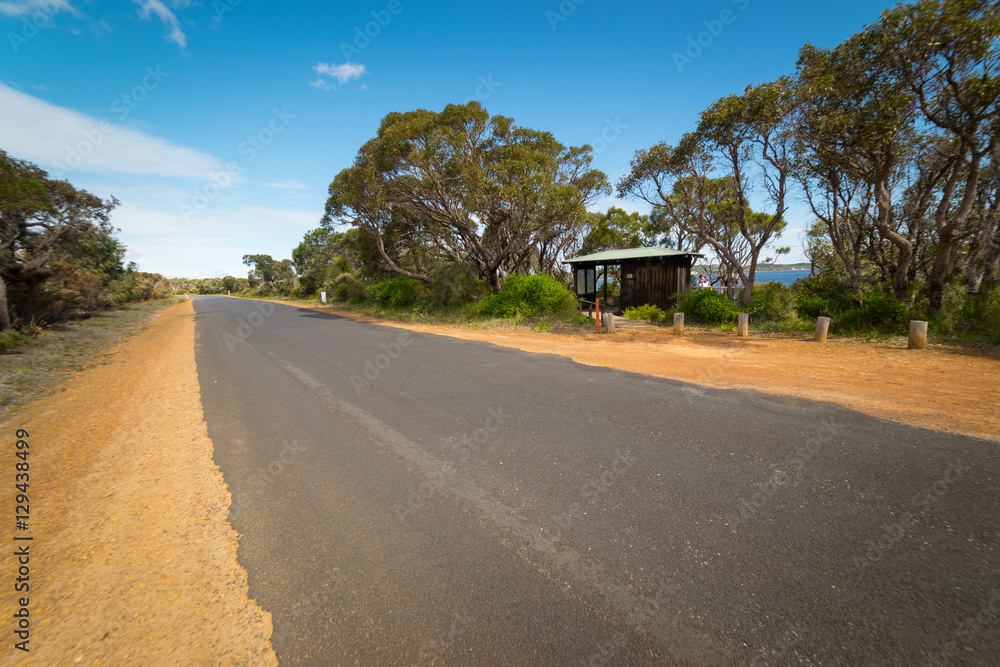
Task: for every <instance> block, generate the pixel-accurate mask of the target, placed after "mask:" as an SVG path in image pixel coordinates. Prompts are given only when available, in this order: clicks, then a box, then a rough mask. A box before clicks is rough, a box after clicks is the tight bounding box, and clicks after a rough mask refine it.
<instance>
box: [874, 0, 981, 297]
mask: <svg viewBox="0 0 1000 667" xmlns="http://www.w3.org/2000/svg"><path fill="white" fill-rule="evenodd" d="M869 32H870V33H871V34H873V36H874V37H875V38H876V39H877V40H878V46H879V53H880V55H881V57H883V58H885V59H886V60H887V61H888V63H889V64H890V66H891V67H892V69H893V73H894V74H895V75H896V77H897V78H898V79H899V81H900V82H901V83H902V84H903V85H905V87H906V90H907V91H908V92H909V93H910V94H911V95H912V96H913V97H914V99H915V102H916V107H917V109H918V110H919V122H920V123H921V124H922V125H925V126H927V127H928V128H929V130H930V132H932V133H933V134H935V135H937V136H939V137H940V138H941V141H939V142H938V143H937V144H936V147H937V148H938V149H939V150H940V151H941V159H942V162H943V163H944V166H945V168H944V170H943V174H942V181H941V187H940V191H939V192H938V195H937V196H938V201H937V206H936V208H935V210H934V226H935V231H936V236H937V239H936V246H937V250H936V253H935V256H934V264H933V267H932V269H931V271H930V276H929V279H930V304H929V305H930V311H931V313H935V312H937V311H939V310H940V309H941V307H942V304H943V299H944V290H945V286H946V285H947V283H948V282H949V280H951V279H952V277H953V274H954V266H953V264H954V255H955V250H956V246H957V245H958V244H959V243H960V242H961V241H962V239H963V238H965V237H967V236H968V235H969V233H970V231H971V230H969V229H968V225H969V223H970V214H971V213H972V212H973V210H974V208H975V205H976V201H977V197H978V188H979V183H980V179H981V177H982V174H983V169H984V167H985V166H986V165H987V163H988V161H989V156H990V153H991V151H992V150H993V148H994V146H995V145H996V142H997V140H998V139H997V137H998V135H1000V50H998V48H997V47H998V44H1000V4H998V3H996V2H992V1H986V0H921V1H920V2H916V3H913V4H911V5H903V4H901V5H898V6H896V7H895V8H893V9H891V10H888V11H886V12H885V13H883V15H882V20H881V21H880V22H879V24H878V25H876V26H873V27H872V28H870V29H869Z"/></svg>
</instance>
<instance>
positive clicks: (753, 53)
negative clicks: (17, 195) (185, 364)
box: [0, 0, 889, 277]
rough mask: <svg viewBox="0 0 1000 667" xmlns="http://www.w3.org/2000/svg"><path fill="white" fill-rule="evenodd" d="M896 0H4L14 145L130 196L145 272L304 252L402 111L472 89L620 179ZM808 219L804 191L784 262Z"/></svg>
mask: <svg viewBox="0 0 1000 667" xmlns="http://www.w3.org/2000/svg"><path fill="white" fill-rule="evenodd" d="M887 6H889V4H888V3H885V2H872V1H862V0H848V1H844V2H837V3H816V2H764V0H715V1H710V2H698V3H693V2H684V3H680V2H676V3H675V2H598V1H597V0H562V2H559V1H558V0H551V1H547V2H546V1H538V2H507V3H504V2H490V1H480V2H430V1H429V0H424V1H421V0H374V1H371V2H350V3H348V2H295V3H288V4H286V3H277V2H266V1H264V0H200V1H194V0H135V1H133V2H129V1H125V0H122V1H120V2H97V1H86V0H0V35H2V36H3V38H2V44H0V148H3V149H4V150H6V151H7V152H8V153H11V154H12V155H14V156H15V157H19V158H23V159H27V160H31V161H32V162H35V163H37V164H38V165H39V166H41V167H43V168H44V169H47V170H49V171H50V172H52V173H53V174H55V175H57V176H60V177H64V178H67V179H68V180H70V181H71V182H72V183H73V184H74V185H77V186H79V187H83V188H85V189H87V190H90V191H91V192H94V193H95V194H98V195H100V196H104V197H107V196H111V195H114V196H116V197H117V198H118V199H119V200H120V201H121V202H122V206H121V207H120V208H119V209H117V210H116V212H115V215H114V224H115V225H116V226H117V227H119V228H120V229H121V230H122V231H121V234H120V238H121V240H122V241H123V242H124V243H126V244H127V245H128V246H129V249H130V253H129V259H130V260H134V261H136V262H137V263H138V265H139V267H140V269H142V270H145V271H153V272H158V273H162V274H164V275H167V276H169V277H175V276H187V277H208V276H222V275H227V274H228V275H238V276H242V275H245V274H246V270H247V269H246V267H244V266H243V265H242V263H241V261H240V260H241V257H242V256H243V255H244V254H248V253H267V254H270V255H273V256H274V257H276V258H285V257H290V256H291V250H292V248H294V247H295V245H296V244H298V242H299V241H300V240H301V238H302V236H303V234H304V233H305V232H307V231H308V230H310V229H313V228H315V227H317V226H318V224H319V220H320V218H321V216H322V214H323V205H324V203H325V201H326V189H327V187H328V186H329V184H330V182H331V181H332V180H333V178H334V176H336V174H337V172H338V171H339V170H341V169H343V168H344V167H347V166H349V165H350V164H351V162H352V161H353V158H354V155H355V153H356V152H357V150H358V148H359V147H360V146H361V145H362V144H363V143H364V142H365V141H366V140H368V139H369V138H371V137H372V136H373V135H374V134H375V132H376V130H377V128H378V124H379V121H380V120H381V119H382V118H383V117H384V116H385V115H386V114H387V113H389V112H392V111H408V110H412V109H418V108H426V109H433V110H440V109H441V108H443V107H444V106H445V105H446V104H448V103H450V102H466V101H468V100H470V99H479V100H480V101H481V102H482V103H483V105H484V106H485V107H486V108H487V109H488V110H489V111H490V112H491V113H494V114H503V115H506V116H511V117H513V118H514V119H515V121H516V122H517V123H518V124H519V125H522V126H526V127H531V128H534V129H538V130H548V131H550V132H552V133H553V134H554V135H555V136H556V138H557V139H558V140H559V141H561V142H562V143H564V144H567V145H581V144H585V143H589V144H591V145H592V146H594V149H595V160H594V163H595V166H596V167H597V168H599V169H601V170H603V171H604V172H605V173H607V174H608V176H609V178H610V179H611V181H612V182H614V181H617V179H618V178H619V177H620V176H621V175H622V174H624V173H625V172H626V171H627V170H628V164H629V161H630V159H631V158H632V156H633V154H634V152H635V151H636V150H637V149H641V148H646V147H648V146H650V145H652V144H654V143H656V142H657V141H661V140H662V141H667V142H673V141H676V140H677V138H678V137H680V135H681V134H683V133H684V132H686V131H689V130H691V129H692V128H693V127H694V125H695V123H696V122H697V118H698V114H699V112H700V111H701V110H702V109H704V108H705V107H706V106H708V105H709V104H711V103H712V102H713V101H715V100H716V99H718V98H719V97H722V96H724V95H728V94H731V93H735V92H739V91H741V90H742V89H743V88H744V87H745V86H746V85H748V84H751V83H759V82H762V81H768V80H771V79H774V78H776V77H778V76H781V75H783V74H787V73H791V72H792V71H793V70H794V67H795V60H796V54H797V52H798V49H799V48H800V47H801V46H802V44H804V43H805V42H807V41H808V42H812V43H814V44H817V45H820V46H833V45H835V44H837V43H838V42H840V41H842V40H843V39H845V38H846V37H848V36H849V35H851V34H853V33H854V32H857V31H858V30H860V29H861V28H862V27H863V26H864V24H866V23H868V22H871V21H874V20H876V19H877V18H878V16H879V13H880V12H881V11H882V10H883V9H885V8H886V7H887ZM699 37H700V41H701V43H702V45H703V46H701V47H697V48H695V47H692V46H691V43H692V41H696V40H698V39H699ZM698 48H700V53H699V52H698ZM688 56H693V57H691V58H688ZM680 58H688V60H682V61H680V62H679V59H680ZM611 205H617V206H621V207H623V208H626V209H628V210H637V211H642V212H648V207H646V206H645V205H641V204H640V203H639V202H634V201H619V200H617V199H615V198H613V197H611V198H608V199H606V200H602V201H601V202H599V203H598V205H597V206H595V207H594V209H595V210H603V209H606V208H607V207H608V206H611ZM808 223H809V216H808V215H807V213H806V212H805V210H804V209H803V207H802V206H801V205H796V206H795V207H794V208H793V209H792V213H791V215H790V216H789V227H788V229H787V230H786V232H785V235H784V237H783V238H782V239H781V241H780V244H781V245H790V246H792V254H791V256H790V260H786V261H796V260H800V259H801V257H802V254H801V250H800V248H799V233H800V231H801V230H802V229H803V228H804V227H806V226H808Z"/></svg>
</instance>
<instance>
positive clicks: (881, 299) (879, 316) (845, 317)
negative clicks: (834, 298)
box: [833, 290, 909, 334]
mask: <svg viewBox="0 0 1000 667" xmlns="http://www.w3.org/2000/svg"><path fill="white" fill-rule="evenodd" d="M833 326H834V329H835V330H836V331H838V332H841V331H846V332H851V333H861V332H880V333H894V334H904V333H906V331H907V329H908V327H909V308H908V307H907V305H906V304H905V303H904V302H902V301H900V300H899V299H897V298H896V297H895V296H894V295H893V294H890V293H888V292H882V291H875V290H872V291H870V292H868V293H867V294H866V296H865V298H864V300H863V301H862V304H861V305H860V306H859V307H857V308H852V309H850V310H847V311H844V312H841V313H840V314H839V316H838V317H835V318H834V320H833Z"/></svg>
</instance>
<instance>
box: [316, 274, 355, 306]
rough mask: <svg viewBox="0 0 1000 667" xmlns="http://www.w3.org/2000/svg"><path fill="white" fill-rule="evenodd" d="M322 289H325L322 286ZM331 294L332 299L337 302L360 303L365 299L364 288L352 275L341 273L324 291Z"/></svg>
mask: <svg viewBox="0 0 1000 667" xmlns="http://www.w3.org/2000/svg"><path fill="white" fill-rule="evenodd" d="M324 287H327V286H326V285H324ZM326 291H328V292H333V298H335V299H337V300H338V301H348V302H350V303H361V302H362V301H364V298H365V286H364V284H363V283H362V282H361V281H360V280H358V279H357V277H356V276H355V275H354V274H353V273H343V274H341V275H339V276H337V279H336V280H334V281H333V283H331V284H330V285H329V288H328V289H327V290H326Z"/></svg>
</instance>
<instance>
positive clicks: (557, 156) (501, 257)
mask: <svg viewBox="0 0 1000 667" xmlns="http://www.w3.org/2000/svg"><path fill="white" fill-rule="evenodd" d="M591 160H592V157H591V150H590V147H589V146H581V147H566V146H564V145H562V144H561V143H559V142H558V141H556V140H555V138H554V137H553V136H552V135H551V134H550V133H548V132H539V131H536V130H531V129H528V128H522V127H518V126H517V125H515V124H514V121H513V119H511V118H507V117H504V116H491V115H490V114H489V113H487V112H486V111H485V110H484V109H483V108H482V107H481V106H480V105H479V103H478V102H470V103H468V104H465V105H457V104H450V105H448V106H447V107H445V108H444V110H442V111H440V112H433V111H427V110H423V109H421V110H417V111H411V112H407V113H391V114H389V115H388V116H386V117H385V118H384V119H383V121H382V123H381V125H380V127H379V131H378V134H377V136H376V137H374V138H373V139H371V140H369V141H368V142H367V143H365V145H364V146H362V148H361V149H360V150H359V151H358V154H357V157H356V158H355V161H354V164H353V165H352V166H350V167H348V168H346V169H344V170H343V171H341V172H340V173H339V174H337V177H336V178H335V179H334V181H333V183H332V184H331V185H330V190H329V192H330V197H329V199H328V201H327V205H326V215H325V216H324V218H323V225H324V226H327V227H331V226H334V225H337V224H344V223H346V224H350V225H354V226H356V227H358V228H359V229H361V230H363V231H364V232H365V233H366V234H367V235H368V236H369V238H370V239H371V240H372V241H373V243H374V245H375V248H376V250H377V252H378V254H379V256H380V257H381V259H382V261H383V262H384V263H385V264H386V266H387V267H389V268H390V269H391V270H392V271H394V272H396V273H399V274H402V275H405V276H409V277H411V278H415V279H417V280H421V281H423V282H427V283H429V282H431V280H432V272H433V269H434V267H435V266H436V265H439V264H441V263H442V262H455V263H459V264H469V265H472V266H473V267H475V269H476V270H477V271H478V272H479V274H480V275H481V276H482V277H484V278H485V279H486V280H487V282H488V283H489V285H490V286H491V287H492V288H493V289H494V290H497V289H499V285H500V280H501V278H502V277H503V276H505V275H508V274H510V273H513V272H517V271H528V270H530V269H532V268H534V269H539V270H548V269H551V268H552V265H553V264H554V263H555V261H556V258H557V257H558V254H559V253H560V252H561V251H562V250H563V248H564V247H565V244H566V243H567V242H568V240H571V239H572V238H573V237H574V235H575V233H576V232H577V231H578V229H579V227H580V226H581V224H582V223H583V221H584V218H585V215H586V207H587V205H588V204H590V203H592V202H593V201H594V200H595V199H596V198H597V196H599V195H600V194H603V193H606V192H608V186H607V180H606V177H605V175H604V174H603V173H602V172H600V171H598V170H596V169H592V168H591Z"/></svg>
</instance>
